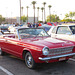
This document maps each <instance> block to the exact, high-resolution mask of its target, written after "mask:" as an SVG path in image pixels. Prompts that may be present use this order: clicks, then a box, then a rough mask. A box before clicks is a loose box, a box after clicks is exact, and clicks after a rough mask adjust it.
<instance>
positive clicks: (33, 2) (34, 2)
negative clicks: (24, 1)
mask: <svg viewBox="0 0 75 75" xmlns="http://www.w3.org/2000/svg"><path fill="white" fill-rule="evenodd" d="M32 4H33V9H34V23H35V4H36V1H32Z"/></svg>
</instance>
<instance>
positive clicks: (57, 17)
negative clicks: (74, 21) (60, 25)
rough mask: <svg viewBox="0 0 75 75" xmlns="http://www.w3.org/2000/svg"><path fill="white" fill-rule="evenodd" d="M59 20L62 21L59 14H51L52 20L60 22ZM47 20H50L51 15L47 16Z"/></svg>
mask: <svg viewBox="0 0 75 75" xmlns="http://www.w3.org/2000/svg"><path fill="white" fill-rule="evenodd" d="M59 21H60V19H59V16H57V15H51V22H59ZM47 22H50V15H49V16H47Z"/></svg>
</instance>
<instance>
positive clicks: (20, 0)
mask: <svg viewBox="0 0 75 75" xmlns="http://www.w3.org/2000/svg"><path fill="white" fill-rule="evenodd" d="M19 1H20V23H21V0H19Z"/></svg>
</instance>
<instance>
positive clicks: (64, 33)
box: [48, 25, 75, 41]
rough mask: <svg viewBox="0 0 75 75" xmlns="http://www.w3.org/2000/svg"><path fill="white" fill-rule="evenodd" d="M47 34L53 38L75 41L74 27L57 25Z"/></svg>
mask: <svg viewBox="0 0 75 75" xmlns="http://www.w3.org/2000/svg"><path fill="white" fill-rule="evenodd" d="M48 34H49V35H50V36H51V37H54V38H61V39H66V40H70V41H75V25H58V26H53V27H52V28H51V29H50V30H49V31H48Z"/></svg>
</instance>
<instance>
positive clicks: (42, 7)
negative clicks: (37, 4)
mask: <svg viewBox="0 0 75 75" xmlns="http://www.w3.org/2000/svg"><path fill="white" fill-rule="evenodd" d="M41 10H42V22H43V10H44V8H43V7H42V8H41Z"/></svg>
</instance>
